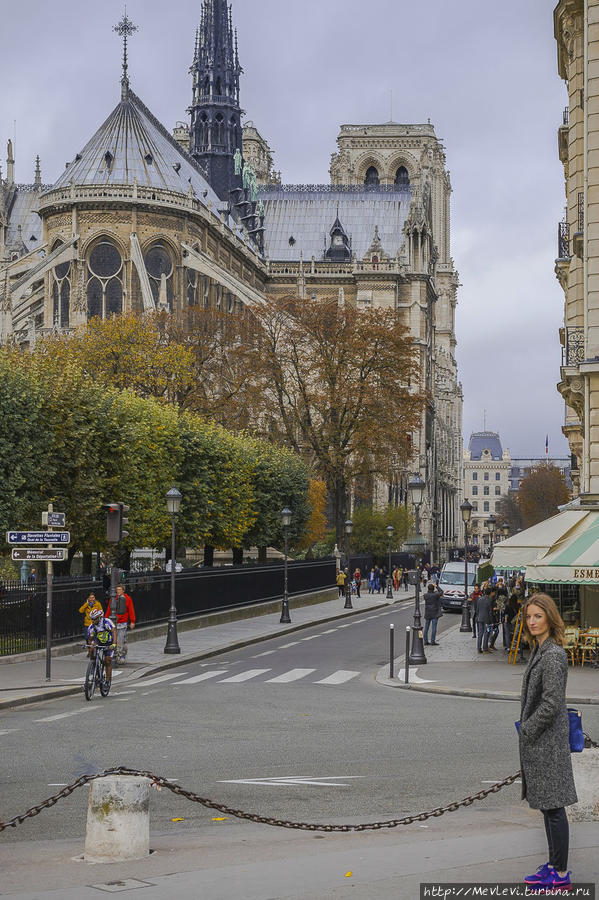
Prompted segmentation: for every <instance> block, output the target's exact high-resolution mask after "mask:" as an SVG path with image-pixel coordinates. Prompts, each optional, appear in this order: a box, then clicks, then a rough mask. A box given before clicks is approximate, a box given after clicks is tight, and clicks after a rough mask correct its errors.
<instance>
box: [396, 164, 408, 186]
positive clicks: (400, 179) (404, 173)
mask: <svg viewBox="0 0 599 900" xmlns="http://www.w3.org/2000/svg"><path fill="white" fill-rule="evenodd" d="M395 184H397V185H398V186H400V187H409V186H410V176H409V175H408V170H407V169H406V167H405V166H400V167H399V169H398V170H397V172H396V173H395Z"/></svg>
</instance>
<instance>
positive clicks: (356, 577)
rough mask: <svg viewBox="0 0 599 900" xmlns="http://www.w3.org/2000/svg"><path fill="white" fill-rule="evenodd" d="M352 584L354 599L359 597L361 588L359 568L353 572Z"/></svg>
mask: <svg viewBox="0 0 599 900" xmlns="http://www.w3.org/2000/svg"><path fill="white" fill-rule="evenodd" d="M354 584H355V585H356V597H358V598H359V597H360V588H361V587H362V573H361V571H360V569H359V568H356V571H355V572H354Z"/></svg>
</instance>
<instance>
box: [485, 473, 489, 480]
mask: <svg viewBox="0 0 599 900" xmlns="http://www.w3.org/2000/svg"><path fill="white" fill-rule="evenodd" d="M488 480H489V473H488V472H485V481H488Z"/></svg>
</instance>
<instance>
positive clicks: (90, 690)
mask: <svg viewBox="0 0 599 900" xmlns="http://www.w3.org/2000/svg"><path fill="white" fill-rule="evenodd" d="M94 649H95V651H96V652H95V653H94V655H93V658H92V659H90V661H89V663H88V665H87V672H86V673H85V683H84V685H83V690H84V692H85V699H86V700H91V699H92V697H93V696H94V692H95V690H96V685H97V686H98V687H99V688H100V693H101V695H102V696H103V697H108V694H109V693H110V686H111V684H112V678H111V679H110V680H107V678H106V663H105V660H104V653H105V648H104V647H95V648H94ZM98 651H100V652H98Z"/></svg>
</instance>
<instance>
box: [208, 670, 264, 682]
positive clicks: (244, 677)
mask: <svg viewBox="0 0 599 900" xmlns="http://www.w3.org/2000/svg"><path fill="white" fill-rule="evenodd" d="M264 672H270V669H248V670H247V672H241V673H240V674H239V675H231V677H230V678H222V679H221V680H220V681H219V682H218V683H219V684H232V683H233V682H235V683H237V682H240V681H249V680H250V678H255V677H256V675H262V674H264Z"/></svg>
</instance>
